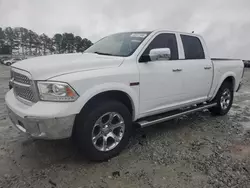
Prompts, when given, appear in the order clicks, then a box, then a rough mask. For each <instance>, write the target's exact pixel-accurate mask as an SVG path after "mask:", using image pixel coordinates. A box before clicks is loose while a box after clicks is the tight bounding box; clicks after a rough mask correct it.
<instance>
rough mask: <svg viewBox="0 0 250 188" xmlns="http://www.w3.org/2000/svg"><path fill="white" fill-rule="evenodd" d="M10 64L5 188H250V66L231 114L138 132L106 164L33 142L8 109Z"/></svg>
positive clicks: (198, 116) (0, 140)
mask: <svg viewBox="0 0 250 188" xmlns="http://www.w3.org/2000/svg"><path fill="white" fill-rule="evenodd" d="M8 79H9V68H8V67H5V66H2V65H0V88H1V89H0V187H2V188H9V187H22V188H30V187H36V188H41V187H46V188H47V187H48V188H58V187H73V188H84V187H100V188H102V187H111V188H113V187H114V188H116V187H128V188H131V187H143V188H147V187H156V188H158V187H171V188H174V187H192V188H194V187H206V188H208V187H250V69H249V70H247V71H246V73H245V77H244V86H243V88H242V89H241V91H240V92H239V93H237V94H236V97H235V100H234V105H233V107H232V109H231V111H230V113H229V114H228V115H227V116H224V117H213V116H211V115H210V113H209V112H208V111H204V112H200V113H195V114H192V115H189V116H185V117H183V118H180V119H177V120H173V121H169V122H166V123H162V124H159V125H155V126H152V127H148V128H145V129H140V130H137V131H136V132H135V134H134V135H133V137H132V138H131V142H130V144H129V146H128V147H127V149H126V150H125V151H123V152H122V153H121V154H120V155H119V156H117V157H115V158H113V159H111V160H110V161H107V162H103V163H90V162H88V161H86V160H84V159H83V158H82V157H81V155H80V154H79V152H78V151H77V149H76V148H75V147H74V145H73V144H72V142H71V141H70V140H60V141H43V140H33V139H32V138H30V137H28V136H27V135H24V134H21V133H19V132H18V131H17V130H16V129H15V128H13V126H12V125H11V123H10V121H9V119H8V117H7V114H6V109H5V104H4V94H5V93H6V92H7V91H8Z"/></svg>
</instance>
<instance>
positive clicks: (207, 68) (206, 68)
mask: <svg viewBox="0 0 250 188" xmlns="http://www.w3.org/2000/svg"><path fill="white" fill-rule="evenodd" d="M211 68H212V67H204V69H205V70H209V69H211Z"/></svg>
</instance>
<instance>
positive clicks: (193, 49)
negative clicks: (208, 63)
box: [181, 35, 205, 59]
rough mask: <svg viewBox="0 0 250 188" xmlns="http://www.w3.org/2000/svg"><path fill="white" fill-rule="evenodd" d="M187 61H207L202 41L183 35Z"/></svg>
mask: <svg viewBox="0 0 250 188" xmlns="http://www.w3.org/2000/svg"><path fill="white" fill-rule="evenodd" d="M181 40H182V43H183V48H184V52H185V59H205V55H204V50H203V47H202V44H201V41H200V39H199V38H197V37H193V36H188V35H181Z"/></svg>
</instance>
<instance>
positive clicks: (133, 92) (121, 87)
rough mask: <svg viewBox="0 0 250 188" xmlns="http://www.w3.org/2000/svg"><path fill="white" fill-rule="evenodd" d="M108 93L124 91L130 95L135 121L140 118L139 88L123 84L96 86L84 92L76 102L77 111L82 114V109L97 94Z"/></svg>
mask: <svg viewBox="0 0 250 188" xmlns="http://www.w3.org/2000/svg"><path fill="white" fill-rule="evenodd" d="M106 91H122V92H124V93H126V94H127V95H128V97H129V98H130V100H131V103H132V106H133V109H134V115H133V117H134V119H136V118H137V117H138V112H139V87H131V86H128V85H125V84H122V83H115V82H114V83H105V84H100V85H96V86H94V87H92V88H90V89H88V90H87V91H86V92H84V93H83V94H82V95H81V96H80V97H79V98H78V99H77V101H76V102H75V103H76V106H75V107H74V108H75V111H76V112H78V113H80V111H81V109H82V108H83V107H84V106H85V104H86V103H87V102H88V101H89V100H90V99H91V98H93V97H94V96H96V95H97V94H100V93H103V92H106Z"/></svg>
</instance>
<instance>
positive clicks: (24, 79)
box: [11, 71, 30, 85]
mask: <svg viewBox="0 0 250 188" xmlns="http://www.w3.org/2000/svg"><path fill="white" fill-rule="evenodd" d="M11 77H13V78H14V80H15V81H16V82H19V83H23V84H29V85H30V79H29V78H28V77H27V76H25V75H23V74H20V73H17V72H14V71H11Z"/></svg>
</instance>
